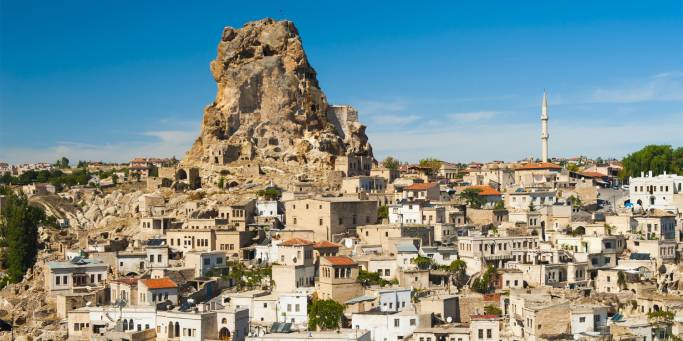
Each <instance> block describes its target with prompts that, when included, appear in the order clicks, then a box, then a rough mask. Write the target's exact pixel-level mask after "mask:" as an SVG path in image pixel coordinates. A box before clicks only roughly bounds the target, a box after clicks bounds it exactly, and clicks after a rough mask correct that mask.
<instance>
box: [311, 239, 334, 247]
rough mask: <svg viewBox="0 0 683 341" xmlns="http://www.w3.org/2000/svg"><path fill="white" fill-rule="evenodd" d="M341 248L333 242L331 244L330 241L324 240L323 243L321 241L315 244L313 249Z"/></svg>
mask: <svg viewBox="0 0 683 341" xmlns="http://www.w3.org/2000/svg"><path fill="white" fill-rule="evenodd" d="M339 246H340V245H339V244H335V243H333V242H331V241H328V240H323V241H320V242H317V243H315V244H314V245H313V248H314V249H321V248H326V247H336V248H338V247H339Z"/></svg>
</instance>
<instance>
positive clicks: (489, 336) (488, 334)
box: [486, 329, 493, 339]
mask: <svg viewBox="0 0 683 341" xmlns="http://www.w3.org/2000/svg"><path fill="white" fill-rule="evenodd" d="M492 334H493V333H492V331H491V329H486V338H487V339H490V338H492V337H493V336H492Z"/></svg>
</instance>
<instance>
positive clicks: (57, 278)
mask: <svg viewBox="0 0 683 341" xmlns="http://www.w3.org/2000/svg"><path fill="white" fill-rule="evenodd" d="M55 279H56V280H57V282H56V284H57V285H59V279H60V276H57V277H55Z"/></svg>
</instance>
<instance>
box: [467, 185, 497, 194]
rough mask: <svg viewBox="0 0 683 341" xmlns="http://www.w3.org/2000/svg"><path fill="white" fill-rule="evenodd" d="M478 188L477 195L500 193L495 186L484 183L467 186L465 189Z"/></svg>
mask: <svg viewBox="0 0 683 341" xmlns="http://www.w3.org/2000/svg"><path fill="white" fill-rule="evenodd" d="M470 188H471V189H478V190H479V195H485V196H489V195H492V196H493V195H500V192H498V191H497V190H496V189H495V188H493V187H491V186H486V185H481V186H467V187H465V189H470Z"/></svg>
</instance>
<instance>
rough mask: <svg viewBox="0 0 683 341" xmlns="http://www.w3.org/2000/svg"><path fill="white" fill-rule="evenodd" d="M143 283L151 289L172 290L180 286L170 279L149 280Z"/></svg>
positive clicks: (144, 280)
mask: <svg viewBox="0 0 683 341" xmlns="http://www.w3.org/2000/svg"><path fill="white" fill-rule="evenodd" d="M141 281H142V283H143V284H144V285H145V286H146V287H147V288H149V289H170V288H177V287H178V284H175V282H174V281H173V280H172V279H170V278H149V279H143V280H141Z"/></svg>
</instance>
